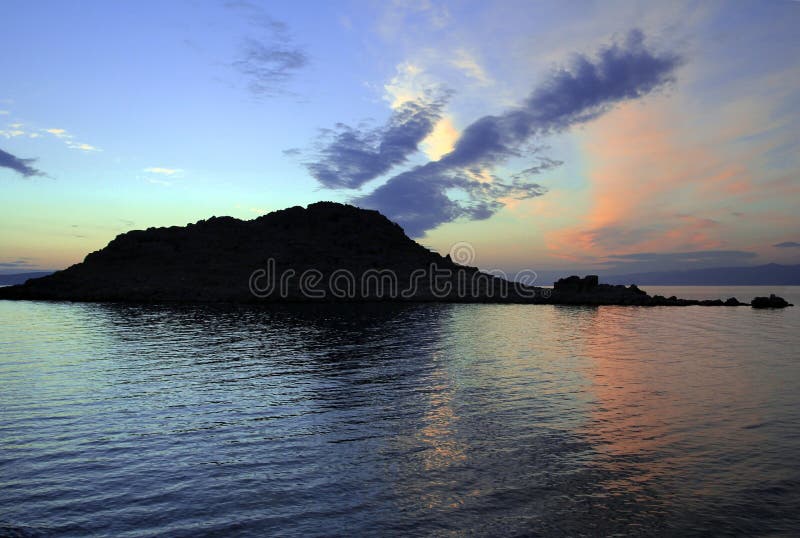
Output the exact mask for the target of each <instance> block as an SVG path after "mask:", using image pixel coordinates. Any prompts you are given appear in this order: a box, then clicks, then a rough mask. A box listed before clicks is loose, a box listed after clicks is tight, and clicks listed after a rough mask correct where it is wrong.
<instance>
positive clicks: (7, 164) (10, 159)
mask: <svg viewBox="0 0 800 538" xmlns="http://www.w3.org/2000/svg"><path fill="white" fill-rule="evenodd" d="M35 162H36V159H21V158H19V157H16V156H14V155H12V154H10V153H8V152H6V151H3V150H1V149H0V167H2V168H8V169H10V170H13V171H14V172H16V173H18V174H20V175H21V176H23V177H33V176H44V175H46V174H45V173H44V172H42V171H41V170H37V169H36V168H34V167H33V166H31V165H32V164H33V163H35Z"/></svg>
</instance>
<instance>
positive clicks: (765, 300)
mask: <svg viewBox="0 0 800 538" xmlns="http://www.w3.org/2000/svg"><path fill="white" fill-rule="evenodd" d="M750 306H752V307H753V308H786V307H787V306H794V305H793V304H791V303H789V302H788V301H786V299H784V298H783V297H778V296H777V295H774V294H770V296H769V297H756V298H755V299H753V300H752V301H751V302H750Z"/></svg>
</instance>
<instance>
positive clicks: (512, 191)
mask: <svg viewBox="0 0 800 538" xmlns="http://www.w3.org/2000/svg"><path fill="white" fill-rule="evenodd" d="M681 61H682V60H681V57H680V56H679V55H677V54H674V53H661V54H659V53H655V52H652V51H651V50H649V49H648V48H647V47H646V46H645V43H644V36H643V34H642V32H640V31H639V30H632V31H631V32H629V33H628V34H627V35H626V36H625V37H624V39H622V40H621V41H616V42H614V43H612V44H611V45H608V46H604V47H602V48H601V49H600V50H599V51H598V52H597V54H596V55H595V56H594V57H587V56H584V55H576V56H575V57H574V59H573V61H572V63H571V64H570V65H569V66H568V67H566V68H561V69H558V70H555V71H554V72H553V73H552V74H551V75H550V77H549V78H548V79H547V80H545V81H544V83H542V84H541V85H540V86H538V87H537V88H535V89H534V90H533V91H532V92H531V93H530V95H529V96H528V97H527V98H526V99H525V100H524V101H523V102H522V103H521V104H520V105H518V106H517V107H514V108H512V109H510V110H508V111H506V112H504V113H502V114H500V115H488V116H483V117H481V118H479V119H478V120H476V121H474V122H473V123H472V124H470V125H468V126H467V127H466V129H464V131H463V132H462V134H461V136H460V138H459V139H458V141H457V142H456V144H455V147H454V148H453V150H452V151H451V152H449V153H447V154H445V155H444V156H442V157H441V158H440V159H439V160H435V161H430V162H428V163H427V164H424V165H421V166H417V167H415V168H413V169H411V170H408V171H406V172H403V173H401V174H398V175H396V176H394V177H392V178H390V179H389V180H388V181H387V183H386V184H384V185H382V186H380V187H378V188H377V189H376V190H375V191H374V192H372V193H370V194H367V195H364V196H360V197H356V198H355V199H354V202H355V203H357V204H361V205H363V206H366V207H370V208H373V209H377V210H379V211H381V212H383V213H384V214H386V215H387V216H388V217H390V218H392V219H393V220H395V221H397V222H399V223H400V224H401V225H402V226H403V227H404V228H405V229H406V231H407V232H408V233H409V234H410V235H412V236H419V235H421V234H423V233H424V232H425V231H426V230H429V229H432V228H434V227H436V226H438V225H439V224H442V223H445V222H450V221H452V220H454V219H456V218H459V217H462V216H466V217H467V218H471V219H481V218H488V217H489V216H491V215H492V214H494V213H495V212H496V211H498V210H499V209H500V208H502V207H503V206H504V205H505V203H504V201H503V200H509V199H510V200H514V199H524V198H530V197H533V196H539V195H541V194H543V193H544V192H545V189H544V187H542V186H541V185H538V184H536V183H527V181H526V179H524V178H525V177H529V176H531V175H535V174H536V173H541V172H543V171H545V170H548V169H549V168H548V167H553V166H555V165H556V163H557V161H545V160H542V161H541V163H540V164H539V165H537V166H533V167H530V168H528V169H527V170H525V171H523V172H519V173H517V174H514V175H512V180H511V181H510V182H503V181H502V180H501V179H500V178H497V177H496V176H494V175H490V177H491V178H492V183H493V185H492V188H491V189H489V188H486V187H484V186H483V185H482V184H483V183H484V182H483V181H478V180H476V179H475V178H474V177H475V176H476V175H478V176H482V175H485V172H486V170H487V169H488V170H492V169H493V168H494V167H496V166H497V165H499V164H501V163H503V162H504V161H506V160H508V159H509V158H511V157H522V156H529V155H530V154H532V153H534V154H535V153H537V150H536V149H535V148H531V147H530V141H531V139H533V138H536V137H542V136H546V135H549V134H553V133H556V132H560V131H564V130H566V129H569V128H570V127H572V126H574V125H577V124H581V123H585V122H587V121H590V120H592V119H594V118H597V117H598V116H600V115H602V114H603V113H605V112H607V111H609V110H610V109H612V108H613V107H614V106H615V105H617V104H619V103H622V102H624V101H628V100H632V99H638V98H641V97H643V96H645V95H647V94H649V93H651V92H653V91H655V90H657V89H659V88H662V87H664V86H666V85H667V84H669V83H671V82H672V81H673V80H674V73H675V70H676V69H677V67H678V66H679V65H680V64H681ZM348 135H349V136H350V137H351V138H354V139H356V140H358V136H357V133H353V132H350V133H348ZM372 167H373V168H374V169H381V168H384V169H388V166H385V167H381V166H380V165H379V164H378V163H372ZM526 172H527V173H526ZM315 177H316V176H315ZM317 179H319V178H317ZM323 185H325V186H330V185H339V186H345V187H346V186H350V182H349V181H348V180H347V179H342V178H338V179H336V178H328V177H326V181H325V182H323Z"/></svg>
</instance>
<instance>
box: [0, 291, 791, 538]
mask: <svg viewBox="0 0 800 538" xmlns="http://www.w3.org/2000/svg"><path fill="white" fill-rule="evenodd" d="M645 289H646V290H647V291H648V292H650V293H658V294H661V295H665V296H670V295H677V296H678V297H685V298H710V299H715V298H723V299H725V298H728V297H731V296H735V297H737V298H739V299H740V300H743V301H750V299H752V298H753V297H755V296H758V295H768V294H769V293H776V294H778V295H781V296H783V297H784V298H786V299H787V300H789V301H790V302H794V303H795V304H798V305H800V287H776V286H772V287H764V288H761V287H680V288H678V287H657V286H649V287H645ZM712 535H713V536H798V535H800V306H798V307H795V308H787V309H784V310H754V309H752V308H750V307H700V306H691V307H651V308H648V307H613V306H608V307H606V306H602V307H575V306H551V305H492V304H472V305H470V304H379V303H376V304H361V305H283V306H230V305H228V306H222V305H130V304H102V303H69V302H37V301H0V536H19V537H28V536H59V537H61V536H66V537H72V536H74V537H85V536H108V537H119V538H124V537H145V536H146V537H150V536H176V537H184V536H185V537H202V536H220V537H236V536H303V537H305V536H712Z"/></svg>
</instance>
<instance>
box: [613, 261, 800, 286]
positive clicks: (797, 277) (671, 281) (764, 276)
mask: <svg viewBox="0 0 800 538" xmlns="http://www.w3.org/2000/svg"><path fill="white" fill-rule="evenodd" d="M600 280H601V281H602V282H606V283H608V284H637V285H639V286H645V285H650V286H762V285H764V286H800V265H780V264H777V263H769V264H766V265H755V266H749V267H713V268H709V269H690V270H685V271H655V272H648V273H631V274H626V275H612V276H601V277H600Z"/></svg>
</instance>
